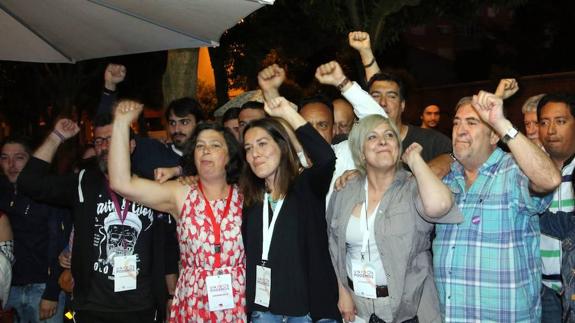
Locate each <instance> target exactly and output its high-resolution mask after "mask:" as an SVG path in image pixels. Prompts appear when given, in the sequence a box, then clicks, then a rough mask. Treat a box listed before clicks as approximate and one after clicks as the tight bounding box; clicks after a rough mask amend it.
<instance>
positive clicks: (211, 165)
mask: <svg viewBox="0 0 575 323" xmlns="http://www.w3.org/2000/svg"><path fill="white" fill-rule="evenodd" d="M141 111H142V105H141V104H138V103H136V102H132V101H123V102H120V103H119V104H118V106H117V108H116V111H115V119H114V128H113V135H112V143H111V145H110V155H109V160H108V168H109V177H110V185H111V187H112V189H114V190H115V191H116V192H118V193H120V194H122V195H123V196H124V197H126V198H128V199H130V200H132V201H135V202H138V203H141V204H143V205H146V206H148V207H151V208H153V209H156V210H159V211H162V212H168V213H170V214H172V215H173V216H174V218H175V219H176V221H178V228H177V232H178V240H179V244H180V259H181V264H182V268H181V270H180V277H179V279H178V283H177V286H176V291H175V295H174V299H173V303H172V306H171V310H170V322H245V321H246V314H245V255H244V246H243V243H242V235H241V225H242V203H243V197H242V195H241V194H240V193H239V191H238V187H237V185H236V183H237V181H238V177H239V172H240V169H241V165H242V157H241V153H240V149H239V144H238V142H237V140H236V139H235V137H234V136H233V134H232V133H231V132H229V130H227V129H225V128H223V127H222V126H220V125H217V124H213V123H203V124H199V125H198V126H197V127H196V129H195V130H194V133H193V134H192V138H191V139H190V142H189V143H188V145H187V147H186V149H185V151H184V169H185V171H186V173H187V174H191V175H198V178H199V181H198V185H197V186H193V187H189V186H185V185H182V184H180V183H178V182H177V181H168V182H166V183H163V184H159V183H156V182H154V181H150V180H146V179H142V178H138V177H131V176H130V147H129V127H130V124H131V122H132V121H133V120H135V119H136V118H137V117H138V115H139V114H140V113H141ZM208 290H209V291H211V293H209V292H208Z"/></svg>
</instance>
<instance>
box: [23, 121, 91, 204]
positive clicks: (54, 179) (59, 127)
mask: <svg viewBox="0 0 575 323" xmlns="http://www.w3.org/2000/svg"><path fill="white" fill-rule="evenodd" d="M79 129H80V128H79V127H78V126H77V125H76V124H75V123H74V121H72V120H69V119H60V120H58V121H57V122H56V125H55V126H54V130H53V131H52V132H51V133H50V134H49V135H48V137H46V139H45V140H44V142H43V143H42V145H41V146H40V147H38V149H36V151H35V152H34V154H33V156H32V158H30V160H29V161H28V163H26V166H25V167H24V169H23V170H22V172H21V173H20V175H19V176H18V189H19V190H21V191H22V193H24V194H26V195H28V196H29V197H31V198H33V199H35V200H38V201H42V202H45V203H49V204H56V205H62V206H70V205H71V204H72V203H73V201H74V197H76V196H77V195H78V193H77V191H76V185H77V183H78V182H77V180H78V175H76V174H66V175H54V174H50V163H52V159H53V158H54V154H55V153H56V150H58V147H59V146H60V144H61V143H62V142H64V141H65V140H67V139H69V138H72V137H74V136H75V135H76V134H77V133H78V131H79Z"/></svg>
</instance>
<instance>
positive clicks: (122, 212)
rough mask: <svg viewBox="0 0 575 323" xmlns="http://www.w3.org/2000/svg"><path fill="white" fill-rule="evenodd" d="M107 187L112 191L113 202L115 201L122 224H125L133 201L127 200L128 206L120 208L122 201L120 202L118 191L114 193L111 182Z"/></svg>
mask: <svg viewBox="0 0 575 323" xmlns="http://www.w3.org/2000/svg"><path fill="white" fill-rule="evenodd" d="M106 184H107V185H106V187H107V189H108V193H110V197H111V198H112V202H113V203H114V208H115V209H116V214H117V215H118V218H120V221H121V222H122V224H124V221H126V217H127V216H128V210H129V209H130V204H131V203H132V202H130V201H128V200H126V207H125V208H124V209H123V210H122V209H121V208H120V202H118V197H117V196H116V193H114V192H113V191H112V190H111V189H110V184H109V183H106Z"/></svg>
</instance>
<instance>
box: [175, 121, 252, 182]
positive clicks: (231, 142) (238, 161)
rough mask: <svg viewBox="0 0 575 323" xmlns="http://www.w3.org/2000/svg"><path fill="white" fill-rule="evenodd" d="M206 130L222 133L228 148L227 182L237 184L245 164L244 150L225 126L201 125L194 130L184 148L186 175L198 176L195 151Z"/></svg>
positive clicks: (206, 123) (214, 124)
mask: <svg viewBox="0 0 575 323" xmlns="http://www.w3.org/2000/svg"><path fill="white" fill-rule="evenodd" d="M204 130H214V131H217V132H219V133H221V134H222V135H223V136H224V140H225V141H226V146H227V148H228V157H229V161H228V163H227V164H226V182H227V183H228V184H236V183H237V182H238V180H239V177H240V172H241V169H242V166H243V164H244V157H243V155H242V150H241V148H240V144H239V143H238V141H237V140H236V137H235V136H234V135H233V134H232V133H231V132H230V130H228V129H227V128H225V127H224V126H222V125H221V124H218V123H213V122H204V123H200V124H198V125H197V126H196V128H195V129H194V132H193V133H192V136H191V137H190V140H189V141H188V142H187V143H186V145H185V147H184V151H183V153H184V157H183V169H184V174H185V175H197V174H198V169H197V167H196V164H195V161H194V150H195V149H196V143H197V142H198V136H199V135H200V133H201V132H202V131H204Z"/></svg>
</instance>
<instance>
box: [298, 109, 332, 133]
mask: <svg viewBox="0 0 575 323" xmlns="http://www.w3.org/2000/svg"><path fill="white" fill-rule="evenodd" d="M299 114H300V115H301V116H302V117H303V118H304V119H305V120H306V121H307V122H309V123H310V124H311V125H312V126H313V127H314V128H315V130H317V132H319V134H320V135H321V136H322V137H323V139H325V141H327V142H328V143H330V144H331V139H332V137H333V112H332V111H331V109H330V108H329V107H328V106H327V105H326V104H325V103H322V102H317V101H316V102H309V103H306V104H304V105H303V106H302V107H301V109H300V110H299Z"/></svg>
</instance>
